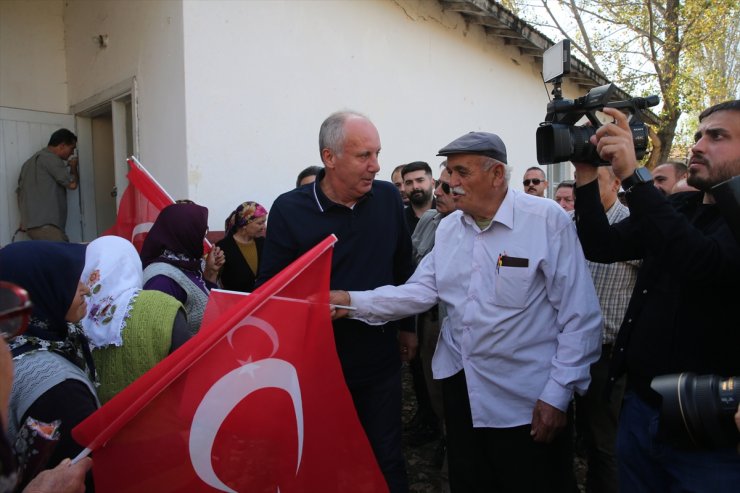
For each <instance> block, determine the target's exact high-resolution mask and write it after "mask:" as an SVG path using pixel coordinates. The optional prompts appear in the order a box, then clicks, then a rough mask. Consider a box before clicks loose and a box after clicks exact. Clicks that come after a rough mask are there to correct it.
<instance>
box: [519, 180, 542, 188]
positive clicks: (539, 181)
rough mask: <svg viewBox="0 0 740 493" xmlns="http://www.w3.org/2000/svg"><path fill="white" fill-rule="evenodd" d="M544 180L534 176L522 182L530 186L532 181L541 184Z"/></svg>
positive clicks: (534, 183)
mask: <svg viewBox="0 0 740 493" xmlns="http://www.w3.org/2000/svg"><path fill="white" fill-rule="evenodd" d="M543 181H545V180H540V179H539V178H532V179H531V180H524V181H523V182H522V183H524V186H525V187H528V186H529V183H530V182H531V183H532V185H539V184H540V183H542V182H543Z"/></svg>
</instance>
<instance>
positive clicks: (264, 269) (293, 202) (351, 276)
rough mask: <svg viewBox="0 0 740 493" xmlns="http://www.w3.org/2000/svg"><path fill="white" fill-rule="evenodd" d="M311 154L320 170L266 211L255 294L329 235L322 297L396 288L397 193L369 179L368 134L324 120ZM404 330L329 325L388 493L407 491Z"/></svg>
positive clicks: (405, 249)
mask: <svg viewBox="0 0 740 493" xmlns="http://www.w3.org/2000/svg"><path fill="white" fill-rule="evenodd" d="M319 150H320V152H321V160H322V161H323V163H324V170H322V171H321V172H320V173H319V175H318V176H317V178H316V181H315V182H314V183H313V186H308V187H301V188H299V189H295V190H291V191H290V192H287V193H284V194H283V195H281V196H280V197H278V198H277V200H276V201H275V203H274V204H273V206H272V209H271V211H270V226H269V228H267V238H266V241H265V247H264V251H263V257H262V258H261V259H260V267H259V275H258V279H257V285H261V284H262V283H264V282H265V281H267V280H268V279H269V278H271V277H272V276H274V275H275V274H277V273H278V272H279V271H280V270H281V269H283V268H284V267H286V266H287V265H288V264H290V263H291V262H293V261H294V260H295V259H297V258H298V257H299V256H301V255H302V254H303V253H305V252H306V251H308V250H309V249H310V248H311V247H313V246H315V245H316V244H317V243H318V242H319V241H321V240H323V239H324V238H326V237H327V236H328V235H330V234H335V235H336V236H337V238H338V241H337V243H336V245H335V247H334V253H333V256H332V272H331V281H330V283H331V289H343V290H367V289H373V288H376V287H378V286H383V285H386V284H395V285H398V284H402V283H404V282H405V281H406V279H407V278H408V277H409V276H410V275H411V273H412V272H413V267H412V261H411V238H410V236H409V234H408V232H407V230H406V225H405V224H404V218H403V203H402V202H401V197H400V195H399V194H398V191H397V190H396V188H395V187H394V186H393V184H391V183H388V182H382V181H376V180H375V174H376V173H377V172H378V171H379V170H380V166H379V165H378V154H379V153H380V137H379V136H378V131H377V129H376V128H375V126H374V125H373V124H372V122H371V121H370V120H368V119H367V117H365V116H363V115H361V114H359V113H355V112H352V111H343V112H337V113H334V114H332V115H331V116H329V117H328V118H327V119H326V120H325V121H324V123H323V124H322V125H321V130H320V131H319ZM412 327H413V326H412V324H410V323H404V321H401V322H399V323H393V322H391V323H387V324H385V325H380V326H378V325H368V324H365V323H363V322H360V321H357V320H349V319H343V320H337V321H335V322H334V338H335V341H336V346H337V353H338V354H339V359H340V361H341V363H342V369H343V371H344V377H345V380H346V382H347V386H348V387H349V390H350V393H351V394H352V398H353V400H354V404H355V409H356V410H357V414H358V416H359V418H360V422H361V423H362V426H363V428H364V429H365V433H366V434H367V437H368V439H369V441H370V444H371V445H372V447H373V451H374V452H375V457H376V459H377V460H378V464H379V466H380V469H381V470H382V471H383V475H384V476H385V479H386V482H387V483H388V487H389V489H390V491H391V492H405V491H408V481H407V478H406V469H405V464H404V458H403V452H402V449H401V430H402V427H401V361H402V360H408V359H410V358H412V357H413V355H414V353H415V352H416V346H417V340H416V334H415V333H414V332H413V328H412ZM398 328H401V331H400V332H399V331H398ZM404 329H409V330H410V331H407V330H404ZM399 349H400V354H399Z"/></svg>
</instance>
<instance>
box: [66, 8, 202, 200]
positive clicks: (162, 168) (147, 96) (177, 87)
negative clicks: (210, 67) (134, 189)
mask: <svg viewBox="0 0 740 493" xmlns="http://www.w3.org/2000/svg"><path fill="white" fill-rule="evenodd" d="M66 4H67V7H66V10H65V28H66V31H67V60H68V62H67V66H68V69H69V100H70V104H71V105H73V106H74V105H78V104H79V103H82V102H83V101H87V100H89V99H90V98H94V97H95V96H96V95H97V94H99V93H102V92H105V91H107V90H108V89H110V88H112V87H115V86H117V85H119V84H120V83H122V82H124V81H126V80H130V79H131V78H132V77H133V78H135V80H136V87H137V91H136V94H135V96H136V97H137V100H136V101H135V104H136V105H137V112H136V114H137V116H138V121H137V122H136V124H135V128H136V129H137V135H136V137H135V138H137V139H138V140H137V142H138V150H139V152H138V154H139V158H140V159H141V161H142V163H144V164H145V165H146V166H147V168H148V169H149V170H150V171H151V173H152V174H153V175H154V176H155V177H156V178H157V180H159V181H160V182H161V183H162V185H163V186H164V187H165V188H166V189H167V190H168V191H169V192H170V193H171V194H172V195H173V196H174V197H176V198H184V197H186V196H187V194H188V184H187V180H188V174H187V162H188V154H187V145H186V135H185V79H184V73H183V29H182V26H183V24H182V2H180V1H179V0H156V1H125V2H124V1H109V0H92V1H91V0H68V1H67V2H66ZM101 35H103V36H106V40H107V47H101V44H100V42H99V39H100V38H99V36H101ZM207 202H208V200H205V203H206V204H207Z"/></svg>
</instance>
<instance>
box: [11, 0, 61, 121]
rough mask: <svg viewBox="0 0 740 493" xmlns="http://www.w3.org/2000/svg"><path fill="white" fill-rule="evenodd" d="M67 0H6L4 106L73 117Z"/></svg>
mask: <svg viewBox="0 0 740 493" xmlns="http://www.w3.org/2000/svg"><path fill="white" fill-rule="evenodd" d="M63 15H64V3H63V1H62V0H37V1H32V2H31V1H28V0H2V1H0V106H5V107H10V108H22V109H26V110H36V111H44V112H50V113H67V112H68V111H69V104H68V100H67V67H66V61H65V57H64V22H63Z"/></svg>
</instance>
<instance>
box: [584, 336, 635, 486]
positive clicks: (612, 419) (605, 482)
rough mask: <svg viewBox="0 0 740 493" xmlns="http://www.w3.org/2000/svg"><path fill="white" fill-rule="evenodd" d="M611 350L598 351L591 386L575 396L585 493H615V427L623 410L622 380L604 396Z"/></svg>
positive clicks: (606, 348)
mask: <svg viewBox="0 0 740 493" xmlns="http://www.w3.org/2000/svg"><path fill="white" fill-rule="evenodd" d="M611 349H612V348H611V346H610V345H609V346H607V345H604V346H602V348H601V357H600V358H599V360H598V361H597V362H596V363H594V364H592V365H591V385H589V387H588V392H586V395H584V396H578V395H577V396H576V399H575V401H576V413H575V414H576V430H577V432H578V434H579V435H580V436H581V437H582V438H583V440H584V444H585V446H586V460H587V463H588V475H587V477H586V492H587V493H617V491H618V490H619V486H618V481H617V458H616V452H615V448H616V443H617V423H618V421H619V408H620V407H621V406H622V396H623V395H624V385H625V379H624V378H621V379H619V380H617V381H616V383H615V384H614V385H613V389H612V392H611V394H610V395H609V396H608V397H609V400H607V396H606V394H605V388H606V385H607V382H608V381H609V362H610V360H611Z"/></svg>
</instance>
